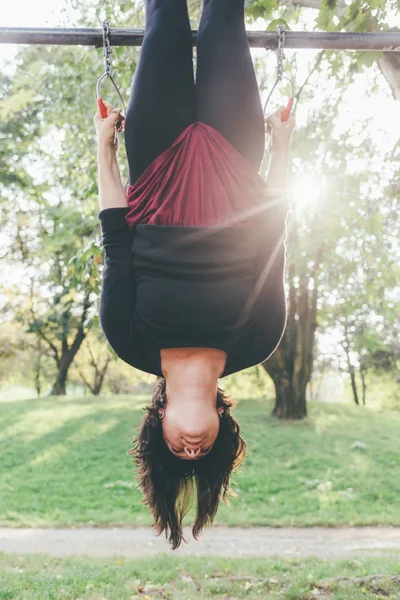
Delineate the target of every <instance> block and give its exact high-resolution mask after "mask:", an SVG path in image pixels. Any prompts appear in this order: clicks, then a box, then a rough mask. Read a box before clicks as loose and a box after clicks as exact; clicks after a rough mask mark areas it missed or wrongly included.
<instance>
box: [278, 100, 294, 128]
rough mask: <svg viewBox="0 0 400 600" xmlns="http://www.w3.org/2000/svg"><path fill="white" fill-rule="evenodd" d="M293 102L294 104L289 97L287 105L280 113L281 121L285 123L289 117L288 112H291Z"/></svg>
mask: <svg viewBox="0 0 400 600" xmlns="http://www.w3.org/2000/svg"><path fill="white" fill-rule="evenodd" d="M293 104H294V98H289V102H288V105H287V107H286V108H285V110H284V111H283V113H282V114H281V121H282V123H286V121H287V120H288V119H289V116H290V113H291V112H292V108H293Z"/></svg>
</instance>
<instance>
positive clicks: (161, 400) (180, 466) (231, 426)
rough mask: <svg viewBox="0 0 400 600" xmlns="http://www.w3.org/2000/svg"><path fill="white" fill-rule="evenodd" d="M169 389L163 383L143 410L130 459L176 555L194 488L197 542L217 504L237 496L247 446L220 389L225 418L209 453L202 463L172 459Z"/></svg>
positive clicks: (161, 381) (162, 381)
mask: <svg viewBox="0 0 400 600" xmlns="http://www.w3.org/2000/svg"><path fill="white" fill-rule="evenodd" d="M165 389H166V382H165V379H163V378H159V379H158V380H157V382H156V385H155V388H154V394H153V399H152V403H151V405H150V406H147V407H146V408H145V409H144V410H146V411H147V414H146V416H145V418H144V419H143V422H142V425H141V428H140V431H139V434H138V435H137V436H136V438H135V439H134V440H133V443H134V444H135V446H134V448H132V449H131V450H129V452H128V454H130V455H132V456H134V457H135V463H136V465H137V467H138V481H139V486H140V488H141V489H142V491H143V494H144V500H143V501H144V503H145V504H147V506H148V507H149V508H150V510H151V511H152V513H153V518H154V527H155V529H156V531H157V533H158V534H159V535H160V534H161V533H162V532H163V531H165V536H166V538H167V539H168V541H169V542H170V544H171V545H172V549H173V550H175V549H176V548H178V546H180V544H181V542H182V540H183V541H185V539H184V537H183V529H182V521H183V518H184V517H185V515H186V514H187V513H188V511H189V510H190V508H191V505H192V501H193V495H194V483H196V487H197V511H196V518H195V521H194V525H193V529H192V533H193V537H194V538H195V539H198V537H199V534H200V532H201V531H202V529H203V527H204V526H205V525H206V524H207V523H210V524H212V523H213V520H214V517H215V515H216V512H217V509H218V505H219V501H220V500H221V499H222V500H223V501H224V502H225V503H226V504H229V501H228V496H236V494H235V493H234V492H233V491H232V490H231V489H230V487H229V479H230V476H231V473H232V471H233V469H235V468H236V467H238V466H239V465H240V463H241V462H242V461H243V459H244V457H245V455H246V442H245V441H244V439H243V438H242V437H241V435H240V426H239V423H238V422H237V421H236V419H234V418H233V416H232V415H231V408H232V407H233V406H235V402H234V401H233V400H232V399H230V398H229V397H227V396H226V395H225V394H224V392H223V390H221V389H220V388H218V390H217V408H220V407H223V409H224V412H223V414H222V416H221V418H220V427H219V432H218V436H217V439H216V440H215V442H214V445H213V447H212V449H211V451H210V452H209V453H208V454H207V455H205V456H203V457H202V458H201V459H198V460H183V459H181V458H178V457H177V456H174V455H173V454H172V452H170V450H169V449H168V447H167V445H166V443H165V441H164V437H163V433H162V422H161V419H160V416H159V412H158V411H159V409H160V408H163V407H165V404H166V392H165Z"/></svg>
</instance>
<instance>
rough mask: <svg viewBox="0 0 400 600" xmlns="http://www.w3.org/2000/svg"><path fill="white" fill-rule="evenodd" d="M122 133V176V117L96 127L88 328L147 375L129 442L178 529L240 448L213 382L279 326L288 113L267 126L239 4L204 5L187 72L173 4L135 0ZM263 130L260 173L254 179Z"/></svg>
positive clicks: (242, 363)
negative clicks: (140, 35) (96, 322)
mask: <svg viewBox="0 0 400 600" xmlns="http://www.w3.org/2000/svg"><path fill="white" fill-rule="evenodd" d="M145 4H146V29H145V36H144V41H143V47H142V51H141V56H140V61H139V65H138V68H137V71H136V75H135V80H134V85H133V89H132V94H131V97H130V104H129V108H128V113H127V119H126V127H125V141H126V152H127V157H128V163H129V179H130V185H129V186H128V188H127V192H126V191H125V189H124V187H123V185H122V182H121V177H120V172H119V168H118V162H117V145H115V144H114V131H115V124H116V122H117V121H118V119H119V112H118V111H116V110H114V109H113V108H112V106H110V105H108V106H107V108H108V112H109V116H108V117H107V118H106V119H102V118H100V115H99V114H97V115H96V117H95V125H96V130H97V137H98V166H99V193H100V208H101V210H100V213H99V219H100V222H101V227H102V234H103V248H104V253H105V259H104V260H105V264H104V272H103V286H102V294H101V302H100V320H101V326H102V329H103V331H104V333H105V336H106V338H107V340H108V341H109V343H110V345H111V346H112V348H113V349H114V350H115V352H116V353H117V355H118V356H119V357H120V358H121V359H122V360H124V361H125V362H127V363H129V364H130V365H132V366H134V367H136V368H137V369H141V370H142V371H145V372H146V373H152V374H154V375H157V376H158V378H159V379H158V380H157V383H156V386H155V392H154V396H153V401H152V403H151V406H149V407H148V408H147V409H146V410H147V413H146V416H145V418H144V420H143V423H142V426H141V430H140V433H139V435H138V436H137V438H136V440H135V447H134V448H133V450H131V451H130V453H131V454H133V455H134V456H135V458H136V463H137V466H138V476H139V482H140V486H141V488H142V490H143V493H144V496H145V501H146V503H147V505H148V506H149V507H150V509H151V510H152V513H153V517H154V521H155V526H156V529H157V531H158V532H159V533H161V532H162V531H165V533H166V536H167V538H168V539H169V541H170V542H171V544H172V547H173V548H174V549H175V548H177V547H178V546H179V545H180V543H181V541H182V539H183V532H182V518H183V516H184V514H185V513H186V512H187V510H188V506H189V504H190V502H189V500H190V495H191V490H192V485H191V484H192V483H193V479H194V480H195V482H196V486H197V513H196V519H195V523H194V527H193V535H194V536H195V537H196V538H197V537H198V535H199V533H200V531H201V530H202V528H203V527H204V525H205V524H206V523H207V522H209V523H212V521H213V519H214V516H215V514H216V512H217V508H218V503H219V501H220V499H221V498H222V499H223V500H226V499H227V496H228V494H230V493H232V492H231V491H230V488H229V478H230V475H231V473H232V470H233V469H234V468H236V467H237V466H238V465H239V464H240V463H241V462H242V460H243V459H244V456H245V453H246V443H245V441H244V440H243V438H242V437H241V435H240V427H239V424H238V423H237V421H236V420H235V419H234V418H233V416H232V414H231V408H232V406H233V405H234V403H233V402H232V401H231V400H229V399H228V398H227V397H226V396H225V394H224V392H223V391H222V390H221V389H220V388H219V387H218V381H219V379H220V378H221V377H225V376H226V375H229V374H231V373H235V372H237V371H240V370H242V369H245V368H247V367H250V366H252V365H256V364H259V363H261V362H263V361H265V360H266V359H267V358H268V357H269V356H270V355H271V354H272V353H273V352H274V350H275V349H276V348H277V346H278V344H279V341H280V339H281V337H282V335H283V332H284V328H285V322H286V303H285V295H284V284H283V280H284V267H285V246H284V242H285V225H286V216H287V208H288V205H287V202H286V197H285V192H286V190H285V187H286V171H287V162H288V148H289V143H290V137H291V134H292V131H293V126H294V120H293V118H292V117H290V119H289V121H288V122H286V123H281V120H280V118H279V115H280V111H281V110H283V109H280V110H279V111H277V112H276V113H275V114H273V115H270V117H268V119H267V121H266V123H265V122H264V116H263V111H262V106H261V101H260V95H259V90H258V86H257V81H256V77H255V72H254V67H253V63H252V59H251V54H250V49H249V46H248V42H247V37H246V31H245V25H244V0H203V12H202V17H201V21H200V26H199V30H198V37H197V63H196V65H197V73H196V82H195V81H194V76H193V62H192V36H191V30H190V23H189V17H188V9H187V4H186V0H146V3H145ZM265 128H267V132H268V133H270V134H271V144H272V145H271V148H272V150H271V158H270V166H269V171H268V177H267V181H266V182H264V180H263V179H261V177H260V176H259V175H258V171H259V169H260V165H261V161H262V158H263V154H264V142H265Z"/></svg>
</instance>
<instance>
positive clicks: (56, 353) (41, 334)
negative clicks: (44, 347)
mask: <svg viewBox="0 0 400 600" xmlns="http://www.w3.org/2000/svg"><path fill="white" fill-rule="evenodd" d="M37 331H38V334H39V335H40V337H41V338H42V339H43V340H44V341H45V342H46V344H48V345H49V346H50V348H51V349H52V350H53V354H54V358H55V361H56V363H57V367H59V366H60V357H59V354H58V350H57V347H56V346H55V345H54V344H53V343H52V342H51V341H50V340H49V339H48V338H47V337H46V335H45V334H44V333H43V331H42V330H41V329H38V330H37Z"/></svg>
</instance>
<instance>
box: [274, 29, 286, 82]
mask: <svg viewBox="0 0 400 600" xmlns="http://www.w3.org/2000/svg"><path fill="white" fill-rule="evenodd" d="M277 29H278V48H277V49H276V59H277V63H278V65H277V79H278V81H282V77H283V61H284V58H285V55H284V53H283V48H284V46H285V32H286V29H285V26H284V25H278V27H277Z"/></svg>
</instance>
